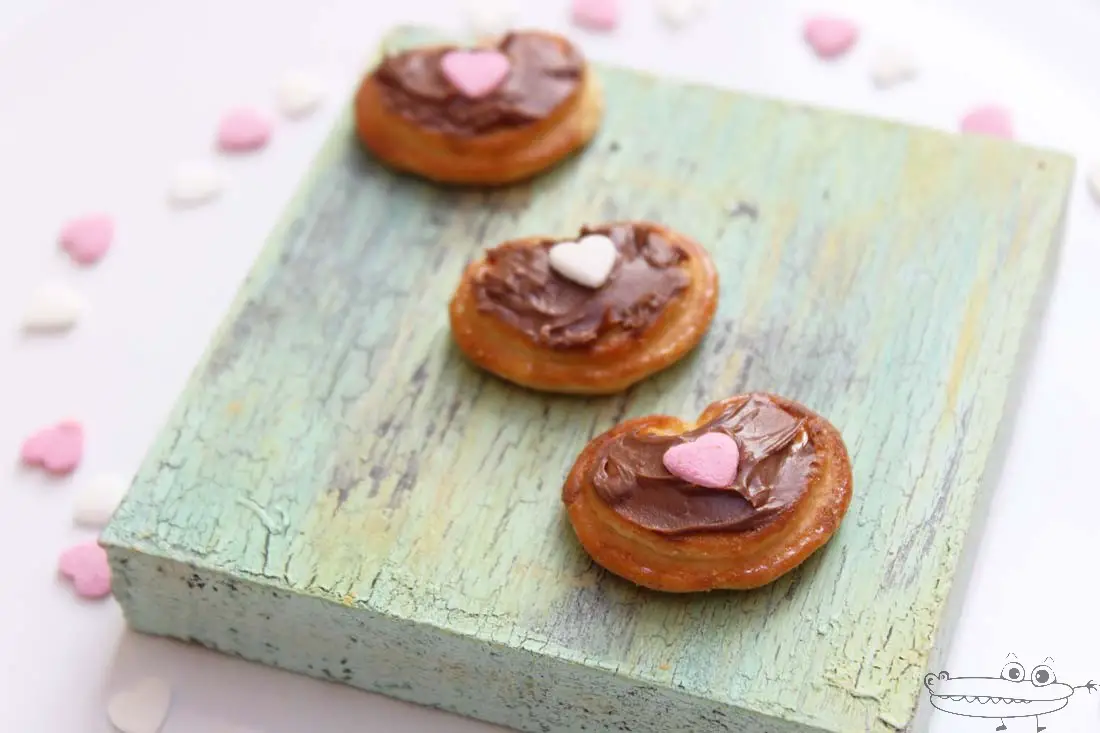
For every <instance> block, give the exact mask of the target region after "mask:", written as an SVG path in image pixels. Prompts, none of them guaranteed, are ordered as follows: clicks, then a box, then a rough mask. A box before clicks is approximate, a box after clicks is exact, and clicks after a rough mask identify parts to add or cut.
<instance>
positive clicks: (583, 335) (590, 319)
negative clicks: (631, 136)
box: [474, 224, 690, 349]
mask: <svg viewBox="0 0 1100 733" xmlns="http://www.w3.org/2000/svg"><path fill="white" fill-rule="evenodd" d="M588 234H603V235H605V236H607V237H609V238H610V239H611V241H612V242H614V243H615V247H616V249H617V250H618V253H619V256H618V261H617V262H616V263H615V266H614V268H613V269H612V271H611V275H610V276H609V277H608V278H607V281H606V282H605V283H604V284H603V286H601V287H600V288H598V289H595V290H593V289H591V288H586V287H584V286H583V285H579V284H577V283H575V282H572V281H571V280H568V279H566V278H565V277H563V276H562V275H560V274H558V273H557V272H555V271H554V269H553V268H551V267H550V256H549V252H550V248H551V247H553V246H554V245H555V244H557V243H558V242H559V241H562V240H556V239H545V240H542V241H540V242H538V243H536V244H533V245H532V244H530V243H527V242H524V243H511V242H508V243H505V244H502V245H500V246H499V247H496V248H494V249H491V250H489V251H488V252H487V253H486V254H485V267H484V268H482V269H481V271H480V272H479V273H478V274H477V276H476V278H475V280H474V292H475V295H476V297H477V307H478V310H479V311H481V312H482V313H491V314H493V315H494V316H496V317H497V318H499V319H500V320H502V321H504V322H505V323H508V324H509V325H511V326H514V327H515V328H518V329H519V330H521V331H523V332H524V333H525V334H527V336H529V337H530V338H531V339H532V340H533V341H535V342H536V343H537V344H539V345H541V346H547V347H550V348H554V349H574V348H584V347H588V346H591V345H592V344H593V343H595V342H596V341H597V340H598V339H599V338H600V337H601V336H602V335H604V334H605V333H608V332H609V331H612V330H618V331H624V332H626V333H629V334H632V335H635V336H641V335H642V334H643V333H644V332H645V330H646V329H647V328H649V326H650V325H651V324H652V323H653V322H654V321H655V320H657V317H658V316H659V315H660V314H661V311H662V310H664V308H665V306H666V305H667V304H668V302H669V301H670V300H671V299H672V298H674V297H676V296H677V295H678V294H679V293H681V292H682V291H683V290H685V289H686V288H687V287H688V285H689V283H690V279H689V276H688V274H687V272H685V271H684V268H683V267H681V264H682V263H683V262H684V261H686V260H687V257H688V255H687V253H686V252H684V251H683V250H682V249H680V248H679V247H677V246H676V245H674V244H672V243H671V242H669V241H668V240H667V239H665V237H664V236H662V235H661V234H660V233H658V232H657V231H655V230H654V229H653V228H652V227H651V226H649V225H646V224H616V225H609V226H603V227H591V228H590V227H585V228H583V229H582V230H581V232H580V236H579V237H577V239H580V238H581V237H584V236H586V235H588Z"/></svg>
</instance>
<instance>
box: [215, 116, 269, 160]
mask: <svg viewBox="0 0 1100 733" xmlns="http://www.w3.org/2000/svg"><path fill="white" fill-rule="evenodd" d="M271 132H272V126H271V120H269V119H268V118H267V117H266V116H264V115H262V114H260V113H259V112H257V111H256V110H254V109H235V110H231V111H230V112H227V113H226V114H225V116H223V117H222V119H221V122H220V123H218V148H219V149H221V150H223V151H225V152H228V153H243V152H248V151H252V150H259V149H260V148H262V147H263V146H265V145H267V143H268V141H269V140H270V139H271Z"/></svg>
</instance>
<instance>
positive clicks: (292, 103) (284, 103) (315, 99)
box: [275, 71, 325, 119]
mask: <svg viewBox="0 0 1100 733" xmlns="http://www.w3.org/2000/svg"><path fill="white" fill-rule="evenodd" d="M275 96H276V99H277V101H278V104H279V111H280V112H282V113H283V115H284V116H285V117H289V118H291V119H298V118H301V117H305V116H306V115H308V114H310V113H311V112H313V111H314V110H315V109H317V108H318V107H319V106H320V105H321V102H322V101H323V100H324V98H325V86H324V84H323V83H322V82H321V80H320V79H318V78H316V77H314V76H312V75H310V74H307V73H306V72H304V71H292V72H290V73H288V74H287V75H286V76H284V77H283V78H282V81H280V82H279V86H278V88H277V89H276V90H275Z"/></svg>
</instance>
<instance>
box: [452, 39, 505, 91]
mask: <svg viewBox="0 0 1100 733" xmlns="http://www.w3.org/2000/svg"><path fill="white" fill-rule="evenodd" d="M439 68H440V70H441V71H442V72H443V76H445V77H446V78H447V81H449V82H451V84H453V85H454V87H455V89H457V90H458V91H459V92H461V93H462V94H463V96H466V97H469V98H471V99H479V98H481V97H485V96H488V95H489V94H492V92H493V90H494V89H496V88H497V87H498V86H500V85H501V83H502V82H503V81H504V80H505V78H507V76H508V72H510V71H511V70H512V62H511V61H509V60H508V57H507V56H505V55H504V54H502V53H501V52H500V51H490V50H469V51H466V50H459V51H449V52H448V53H446V54H444V55H443V58H442V59H440V61H439Z"/></svg>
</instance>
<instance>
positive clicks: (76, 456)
mask: <svg viewBox="0 0 1100 733" xmlns="http://www.w3.org/2000/svg"><path fill="white" fill-rule="evenodd" d="M83 457H84V428H83V427H82V426H81V425H80V423H78V422H74V421H72V420H66V421H63V422H59V423H57V424H56V425H51V426H50V427H48V428H42V429H41V430H39V431H38V432H37V433H35V434H33V435H31V436H30V437H29V438H27V439H26V440H24V441H23V448H22V450H21V451H20V458H21V459H22V461H23V463H25V464H27V465H28V466H41V467H42V468H44V469H46V470H47V471H49V472H50V473H53V474H57V475H59V476H61V475H64V474H67V473H72V472H73V470H74V469H75V468H76V467H77V466H78V465H80V459H81V458H83Z"/></svg>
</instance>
